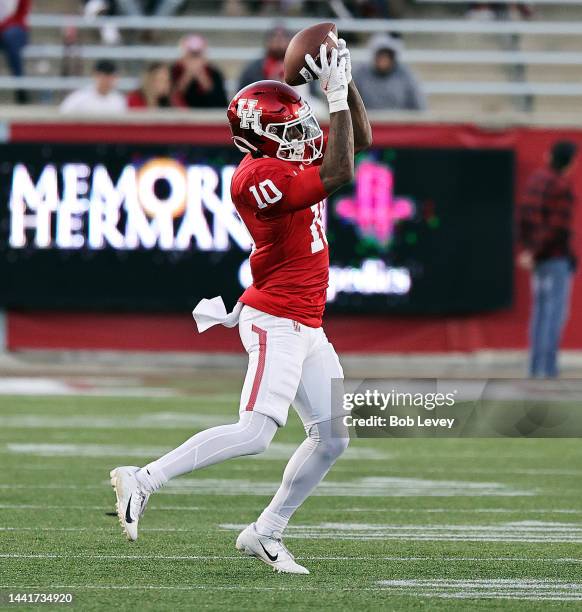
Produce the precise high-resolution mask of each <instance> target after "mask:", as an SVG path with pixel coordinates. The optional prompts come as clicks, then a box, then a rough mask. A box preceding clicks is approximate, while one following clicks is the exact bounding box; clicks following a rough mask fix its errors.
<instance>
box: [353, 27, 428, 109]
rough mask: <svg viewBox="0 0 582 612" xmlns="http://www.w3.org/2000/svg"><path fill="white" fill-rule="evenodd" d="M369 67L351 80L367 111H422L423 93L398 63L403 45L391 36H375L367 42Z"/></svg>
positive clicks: (423, 104)
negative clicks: (369, 57)
mask: <svg viewBox="0 0 582 612" xmlns="http://www.w3.org/2000/svg"><path fill="white" fill-rule="evenodd" d="M370 50H371V52H372V62H371V64H365V65H361V66H359V67H358V68H356V70H355V71H354V80H355V82H356V85H357V86H358V89H359V91H360V95H361V96H362V99H363V100H364V104H365V105H366V108H367V109H368V110H425V109H426V101H425V98H424V95H423V93H422V90H421V88H420V86H419V84H418V82H417V80H416V78H415V77H414V75H413V74H412V72H411V71H410V69H409V68H408V67H407V66H405V65H404V64H403V63H402V62H401V61H400V59H399V55H400V53H401V51H402V43H401V42H400V41H399V40H398V39H397V38H394V37H393V36H389V35H387V34H378V35H376V36H374V37H373V38H372V40H371V41H370Z"/></svg>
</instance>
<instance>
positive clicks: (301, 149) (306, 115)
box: [263, 103, 323, 164]
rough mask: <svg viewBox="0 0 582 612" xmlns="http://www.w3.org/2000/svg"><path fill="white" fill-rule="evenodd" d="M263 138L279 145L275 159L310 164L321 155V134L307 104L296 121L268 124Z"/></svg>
mask: <svg viewBox="0 0 582 612" xmlns="http://www.w3.org/2000/svg"><path fill="white" fill-rule="evenodd" d="M263 136H266V137H267V138H269V139H270V140H274V141H275V142H277V143H279V148H278V149H277V157H278V158H279V159H284V160H285V161H292V162H302V163H304V164H311V163H312V162H314V161H315V160H316V159H319V158H320V157H321V156H322V154H323V153H322V151H323V132H322V131H321V128H320V127H319V123H317V119H316V118H315V115H314V114H313V111H312V110H311V108H310V107H309V105H308V104H307V103H304V104H303V106H302V107H301V109H300V110H299V117H298V118H297V119H294V120H293V121H289V122H287V123H269V125H267V126H266V128H265V130H264V131H263Z"/></svg>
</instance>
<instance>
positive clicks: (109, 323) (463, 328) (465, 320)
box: [8, 124, 582, 353]
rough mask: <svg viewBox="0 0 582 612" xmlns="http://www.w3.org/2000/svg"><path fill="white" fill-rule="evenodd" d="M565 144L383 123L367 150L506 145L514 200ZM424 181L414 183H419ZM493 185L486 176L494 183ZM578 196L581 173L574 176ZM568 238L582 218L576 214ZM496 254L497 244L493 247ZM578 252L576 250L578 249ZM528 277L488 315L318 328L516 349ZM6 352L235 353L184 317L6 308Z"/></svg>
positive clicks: (49, 136)
mask: <svg viewBox="0 0 582 612" xmlns="http://www.w3.org/2000/svg"><path fill="white" fill-rule="evenodd" d="M10 139H11V141H12V142H26V141H28V142H42V141H47V142H140V143H143V142H150V143H155V142H164V143H168V142H177V143H184V142H186V143H192V144H224V143H225V142H228V140H229V131H228V128H226V127H225V126H223V125H117V124H111V125H101V124H100V125H86V124H79V125H75V124H13V125H11V129H10ZM559 139H569V140H573V141H574V142H576V143H577V144H578V146H579V148H580V150H582V130H574V129H564V128H561V129H550V128H531V127H517V128H508V129H490V130H488V129H484V128H478V127H475V126H472V125H444V124H443V125H441V124H409V125H407V124H382V125H376V127H375V128H374V141H375V144H377V145H381V146H394V147H415V148H428V147H431V148H438V147H444V148H446V147H454V148H467V149H470V148H487V147H492V148H509V149H513V150H514V152H515V158H516V165H517V166H516V200H517V199H518V198H519V197H520V193H521V190H522V188H523V185H524V182H525V180H526V179H527V177H528V176H529V174H530V173H531V172H532V171H534V170H535V169H536V168H538V167H539V166H541V165H543V164H544V158H545V154H546V152H547V150H548V148H549V147H550V146H551V145H552V143H553V142H555V141H556V140H559ZM419 180H422V177H419ZM492 180H494V177H492ZM575 184H576V192H577V193H578V194H580V193H582V172H576V174H575ZM576 236H577V237H580V236H582V216H581V214H580V210H578V213H577V215H576ZM491 248H495V245H491ZM578 250H580V249H578ZM529 301H530V300H529V278H528V274H526V273H525V272H523V271H521V270H517V269H516V271H515V296H514V304H513V306H512V307H511V308H510V309H508V310H505V311H502V312H497V313H493V314H483V315H469V316H463V317H459V316H455V317H438V318H427V317H393V316H390V317H389V316H374V317H363V316H362V317H339V316H336V317H327V318H326V320H325V326H326V331H327V333H328V336H329V337H330V339H331V340H332V341H333V342H334V344H335V345H336V348H337V349H338V351H340V352H361V353H374V352H445V351H474V350H480V349H522V348H525V346H526V343H527V324H528V318H529V308H530V304H529ZM581 306H582V283H581V282H580V280H579V277H576V279H575V282H574V288H573V296H572V305H571V315H570V320H569V322H568V325H567V327H566V331H565V337H564V342H563V346H564V347H565V348H570V349H582V320H581V319H580V317H579V316H578V314H577V313H579V312H580V308H581ZM8 345H9V348H11V349H14V350H17V349H27V348H61V349H91V348H94V349H118V350H166V351H192V350H200V351H239V350H242V349H241V346H240V341H239V340H238V334H237V333H236V330H234V331H233V330H226V329H224V328H220V329H218V330H210V331H208V332H206V333H205V334H203V335H198V334H197V333H196V331H195V329H194V324H193V321H192V319H191V318H190V316H189V314H188V313H185V314H184V315H159V316H158V315H143V314H140V315H133V314H131V315H129V314H128V315H112V314H97V315H95V314H83V313H75V314H64V313H38V312H35V313H30V312H27V313H24V312H11V313H9V316H8Z"/></svg>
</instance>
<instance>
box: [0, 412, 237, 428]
mask: <svg viewBox="0 0 582 612" xmlns="http://www.w3.org/2000/svg"><path fill="white" fill-rule="evenodd" d="M229 420H232V418H231V417H230V416H229V415H214V414H190V413H182V412H152V413H148V414H140V415H136V416H132V417H131V418H127V416H126V417H115V416H107V417H103V416H98V415H91V414H87V415H79V414H77V415H70V416H68V415H61V416H47V415H43V414H26V415H11V416H0V427H1V428H2V429H178V428H182V427H192V428H198V427H209V426H213V425H224V424H225V423H228V422H229Z"/></svg>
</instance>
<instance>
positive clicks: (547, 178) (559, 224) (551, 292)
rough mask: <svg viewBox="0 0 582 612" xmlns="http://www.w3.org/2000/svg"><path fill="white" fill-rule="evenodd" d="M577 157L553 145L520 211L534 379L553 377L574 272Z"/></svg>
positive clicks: (571, 147)
mask: <svg viewBox="0 0 582 612" xmlns="http://www.w3.org/2000/svg"><path fill="white" fill-rule="evenodd" d="M576 155H577V148H576V145H575V144H574V143H572V142H568V141H561V142H557V143H556V144H554V146H553V147H552V149H551V151H550V154H549V158H548V164H547V167H546V168H541V169H539V170H536V171H535V172H534V173H533V174H532V176H531V177H530V179H529V180H528V182H527V186H526V192H525V196H524V198H523V202H522V204H521V206H520V209H519V235H520V238H521V243H522V244H523V246H524V251H523V252H522V253H521V254H520V255H519V257H518V263H519V264H520V265H521V266H522V267H523V268H526V269H528V270H531V271H532V286H533V292H532V296H533V308H532V317H531V321H530V361H529V374H530V376H532V377H535V378H554V377H556V376H557V375H558V364H557V353H558V348H559V345H560V339H561V335H562V330H563V328H564V324H565V322H566V319H567V316H568V308H569V301H570V288H571V284H572V276H573V273H574V271H575V268H576V258H575V255H574V251H573V245H572V236H573V223H574V206H575V197H574V191H573V188H572V180H571V174H572V169H573V167H574V162H575V159H576Z"/></svg>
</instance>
